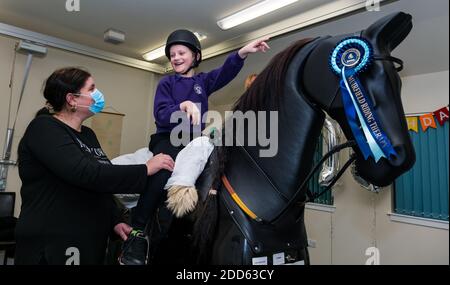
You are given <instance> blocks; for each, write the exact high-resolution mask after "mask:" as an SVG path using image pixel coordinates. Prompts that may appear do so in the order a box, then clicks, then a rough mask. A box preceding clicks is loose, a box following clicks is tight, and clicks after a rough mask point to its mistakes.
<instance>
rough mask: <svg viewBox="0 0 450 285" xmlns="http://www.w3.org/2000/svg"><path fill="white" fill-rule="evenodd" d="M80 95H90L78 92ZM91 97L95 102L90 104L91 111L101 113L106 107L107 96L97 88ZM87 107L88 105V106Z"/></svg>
mask: <svg viewBox="0 0 450 285" xmlns="http://www.w3.org/2000/svg"><path fill="white" fill-rule="evenodd" d="M78 95H80V96H88V95H84V94H78ZM90 97H91V98H92V100H94V102H93V103H92V104H91V105H90V106H89V111H91V112H92V113H93V114H98V113H100V112H101V111H102V110H103V108H105V96H103V93H102V92H100V90H98V89H95V90H94V92H92V93H91V95H90ZM79 106H80V107H85V106H82V105H79ZM86 107H87V106H86Z"/></svg>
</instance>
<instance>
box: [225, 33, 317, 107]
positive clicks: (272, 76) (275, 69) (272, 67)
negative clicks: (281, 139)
mask: <svg viewBox="0 0 450 285" xmlns="http://www.w3.org/2000/svg"><path fill="white" fill-rule="evenodd" d="M312 40H313V39H312V38H306V39H302V40H299V41H297V42H295V43H293V44H292V45H291V46H290V47H288V48H286V49H285V50H283V51H281V52H280V53H278V54H277V55H275V56H274V57H273V58H272V60H271V61H270V63H269V64H268V65H267V66H266V67H265V68H264V70H263V71H262V72H261V73H260V74H259V75H258V76H257V77H256V79H255V81H254V82H253V83H252V85H251V86H250V88H248V89H247V90H246V91H245V93H244V94H243V95H242V96H241V97H240V98H239V99H238V100H237V101H236V102H235V103H234V106H233V111H242V112H244V113H245V112H246V111H250V110H251V111H276V110H278V109H279V105H280V104H279V103H280V97H281V96H282V95H283V93H284V81H285V77H286V73H287V69H288V67H289V64H290V62H291V60H292V58H293V57H294V56H295V55H296V54H297V52H298V51H299V50H300V49H301V48H303V47H304V46H305V45H306V44H307V43H309V42H311V41H312Z"/></svg>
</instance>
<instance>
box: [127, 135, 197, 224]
mask: <svg viewBox="0 0 450 285" xmlns="http://www.w3.org/2000/svg"><path fill="white" fill-rule="evenodd" d="M194 137H196V136H190V140H192V138H194ZM148 148H149V150H150V151H151V152H152V153H153V155H157V154H160V153H163V154H167V155H170V156H171V157H172V159H173V160H175V158H176V157H177V155H178V153H179V152H180V151H181V150H182V149H183V148H184V146H183V145H182V146H173V145H172V144H171V142H170V133H159V134H158V133H157V134H154V135H152V136H151V138H150V144H149V146H148ZM171 175H172V172H170V171H168V170H165V169H163V170H160V171H158V172H157V173H155V174H154V175H152V176H150V177H149V179H148V182H147V190H146V191H145V192H144V193H142V194H141V196H140V198H139V201H138V204H137V206H136V208H135V209H133V215H132V220H131V226H132V227H133V228H138V229H141V230H144V229H145V228H146V226H147V224H148V223H149V222H150V220H151V218H152V217H153V215H154V214H155V211H156V209H157V208H158V207H159V206H160V205H161V204H162V203H163V202H164V201H165V200H166V199H167V191H166V190H164V186H165V185H166V183H167V180H169V178H170V176H171Z"/></svg>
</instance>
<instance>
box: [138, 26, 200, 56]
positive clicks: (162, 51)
mask: <svg viewBox="0 0 450 285" xmlns="http://www.w3.org/2000/svg"><path fill="white" fill-rule="evenodd" d="M194 35H195V36H196V37H197V38H198V40H199V41H203V40H204V39H206V38H207V36H206V35H204V34H202V33H199V32H194ZM165 55H166V45H163V46H162V47H159V48H157V49H154V50H152V51H149V52H147V53H145V54H143V55H142V57H143V58H144V59H145V60H147V61H152V60H155V59H158V58H160V57H163V56H165Z"/></svg>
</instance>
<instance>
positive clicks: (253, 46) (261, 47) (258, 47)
mask: <svg viewBox="0 0 450 285" xmlns="http://www.w3.org/2000/svg"><path fill="white" fill-rule="evenodd" d="M268 40H269V38H262V39H258V40H256V41H253V42H251V43H249V44H248V45H246V46H244V47H243V48H241V49H240V50H239V51H238V54H239V56H240V57H241V58H246V57H247V56H248V55H249V54H250V53H255V52H259V51H260V52H266V51H267V50H269V49H270V47H269V45H268V44H267V43H266V42H267V41H268Z"/></svg>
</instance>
